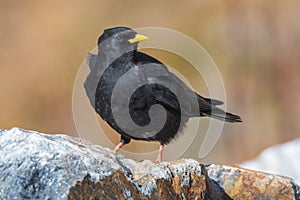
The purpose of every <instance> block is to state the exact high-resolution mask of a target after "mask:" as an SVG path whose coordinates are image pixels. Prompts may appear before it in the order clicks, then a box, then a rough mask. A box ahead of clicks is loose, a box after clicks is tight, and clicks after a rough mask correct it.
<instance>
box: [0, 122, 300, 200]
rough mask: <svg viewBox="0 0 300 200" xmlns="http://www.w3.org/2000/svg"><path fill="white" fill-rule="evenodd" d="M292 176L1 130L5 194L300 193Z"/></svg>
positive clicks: (0, 182) (1, 189) (0, 181)
mask: <svg viewBox="0 0 300 200" xmlns="http://www.w3.org/2000/svg"><path fill="white" fill-rule="evenodd" d="M299 192H300V190H299V186H298V185H297V184H296V183H295V182H294V181H293V180H292V179H290V178H287V177H282V176H278V175H273V174H267V173H262V172H257V171H250V170H246V169H242V168H239V167H234V166H223V165H207V166H204V165H201V164H200V163H198V162H197V161H195V160H192V159H181V160H177V161H174V162H162V163H160V164H156V163H153V162H152V161H149V160H145V161H142V162H135V161H133V160H131V159H127V158H125V157H124V156H122V155H120V154H114V153H113V152H112V151H111V150H109V149H107V148H103V147H100V146H97V145H93V144H91V143H89V142H87V141H84V140H80V139H78V138H73V137H69V136H66V135H47V134H42V133H37V132H33V131H25V130H22V129H18V128H14V129H11V130H8V131H6V130H2V131H0V199H9V200H11V199H103V198H105V199H300V194H299Z"/></svg>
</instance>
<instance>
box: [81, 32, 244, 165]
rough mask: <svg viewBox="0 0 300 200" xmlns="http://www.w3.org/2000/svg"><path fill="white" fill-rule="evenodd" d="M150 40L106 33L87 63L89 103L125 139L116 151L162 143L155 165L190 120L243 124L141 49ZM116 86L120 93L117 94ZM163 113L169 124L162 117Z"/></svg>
mask: <svg viewBox="0 0 300 200" xmlns="http://www.w3.org/2000/svg"><path fill="white" fill-rule="evenodd" d="M147 39H148V37H147V36H144V35H141V34H138V33H137V32H136V31H134V30H133V29H131V28H127V27H114V28H109V29H105V30H104V32H103V34H102V35H101V36H100V37H99V39H98V54H92V53H90V54H89V55H88V56H87V59H86V60H87V63H88V65H89V68H90V73H89V75H88V77H87V79H86V81H85V83H84V87H85V91H86V93H87V96H88V98H89V101H90V103H91V105H92V107H93V108H94V109H95V111H96V112H97V113H98V114H99V115H100V116H101V118H102V119H103V120H105V121H106V122H107V123H108V124H109V125H110V126H111V127H112V128H113V129H114V130H115V131H117V132H118V133H119V134H120V135H121V140H120V143H119V144H118V145H117V146H116V147H115V149H114V151H115V152H118V151H119V150H120V149H121V148H122V146H123V145H125V144H128V143H129V142H130V140H131V139H135V140H146V141H157V142H159V143H160V148H159V153H158V156H157V160H156V161H157V162H161V160H162V153H163V148H164V145H166V144H168V143H169V142H170V141H171V140H172V139H174V138H175V136H176V135H178V134H179V133H180V132H181V131H182V128H183V127H184V125H185V124H186V122H187V121H188V120H189V118H192V117H202V116H207V117H211V118H215V119H218V120H224V121H226V122H241V118H240V117H239V116H237V115H234V114H231V113H228V112H225V111H223V110H222V109H220V108H218V107H217V106H218V105H221V104H223V102H222V101H219V100H215V99H209V98H204V97H202V96H200V95H199V94H197V93H196V92H194V91H193V90H192V89H190V88H189V87H188V86H187V85H186V84H185V83H184V82H183V81H181V80H180V79H179V78H178V77H177V76H176V75H174V74H173V73H171V72H170V71H169V70H168V69H167V67H166V66H165V65H164V64H163V63H162V62H160V61H159V60H157V59H155V58H153V57H151V56H149V55H147V54H145V53H142V52H140V51H138V50H137V47H138V42H140V41H143V40H147ZM120 85H121V87H120ZM117 86H118V87H119V88H121V91H119V92H118V91H117V92H116V90H117V89H116V88H117ZM124 95H125V99H124ZM126 95H127V100H126ZM121 96H123V97H121ZM180 98H181V99H183V100H181V101H180ZM193 100H194V101H193ZM195 102H196V103H195ZM154 105H160V110H161V109H164V112H163V113H162V112H161V111H159V112H158V111H157V109H152V108H153V107H152V106H154ZM158 110H159V109H158ZM128 112H129V114H128ZM116 113H117V114H116ZM126 113H127V114H128V115H127V114H126ZM162 115H163V116H164V120H161V119H159V118H160V117H161V116H162ZM128 116H129V117H128ZM116 119H118V120H119V121H120V120H121V121H123V122H119V121H118V120H116ZM156 119H157V120H156ZM128 120H131V121H132V122H133V123H134V124H135V125H132V124H130V123H129V121H128ZM127 121H128V123H127ZM155 121H156V122H155ZM161 121H163V125H162V126H161V127H158V130H155V129H153V127H152V129H151V128H150V129H151V130H150V129H149V127H148V129H149V130H150V131H149V130H148V129H147V126H148V125H149V124H151V122H153V123H154V122H155V123H157V124H159V123H160V122H161ZM155 123H154V126H155ZM137 127H138V128H137ZM143 127H144V129H143ZM145 127H146V128H145Z"/></svg>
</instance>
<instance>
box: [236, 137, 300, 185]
mask: <svg viewBox="0 0 300 200" xmlns="http://www.w3.org/2000/svg"><path fill="white" fill-rule="evenodd" d="M299 155H300V138H299V139H295V140H292V141H289V142H286V143H283V144H277V145H274V146H272V147H269V148H267V149H265V150H263V151H262V152H261V153H260V155H259V156H258V157H257V158H255V159H254V160H250V161H246V162H244V163H242V164H240V165H241V166H242V167H245V168H248V169H253V170H260V171H264V172H268V173H276V174H282V175H284V176H291V177H293V178H294V179H295V181H296V183H298V184H300V170H299V166H300V159H299ZM283 163H288V164H283Z"/></svg>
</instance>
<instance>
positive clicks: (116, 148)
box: [114, 142, 125, 153]
mask: <svg viewBox="0 0 300 200" xmlns="http://www.w3.org/2000/svg"><path fill="white" fill-rule="evenodd" d="M124 145H125V143H123V142H120V143H119V144H118V145H117V146H116V147H115V149H114V152H115V153H117V152H118V151H119V150H120V149H121V148H122V147H123V146H124Z"/></svg>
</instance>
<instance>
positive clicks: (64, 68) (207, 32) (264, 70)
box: [0, 0, 300, 163]
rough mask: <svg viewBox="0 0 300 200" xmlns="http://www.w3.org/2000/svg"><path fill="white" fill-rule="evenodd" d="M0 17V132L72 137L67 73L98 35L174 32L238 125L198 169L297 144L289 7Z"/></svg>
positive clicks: (85, 4)
mask: <svg viewBox="0 0 300 200" xmlns="http://www.w3.org/2000/svg"><path fill="white" fill-rule="evenodd" d="M0 15H1V17H0V27H1V29H0V44H1V47H0V92H1V97H0V127H1V128H6V129H9V128H11V127H14V126H18V127H22V128H25V129H32V130H37V131H42V132H47V133H66V134H69V135H76V130H75V126H74V122H73V118H72V104H71V103H72V87H73V83H74V79H75V76H76V72H77V70H78V68H79V66H80V64H81V63H82V61H83V59H84V57H85V56H86V54H87V52H89V51H90V50H91V49H92V48H94V47H95V44H96V41H97V38H98V35H99V34H101V33H102V31H103V29H104V28H107V27H112V26H116V25H125V26H130V27H146V26H156V27H166V28H171V29H174V30H177V31H180V32H182V33H184V34H186V35H189V36H191V37H192V38H194V39H195V40H196V41H198V42H199V43H200V44H201V45H203V47H204V48H205V49H206V50H207V51H208V52H209V53H210V55H211V56H212V58H213V59H214V61H215V62H216V64H217V65H218V67H219V70H220V72H221V74H222V76H223V79H224V84H225V88H226V92H227V98H228V99H227V102H228V105H227V107H228V109H229V110H230V111H232V112H234V113H237V114H240V115H241V116H242V118H243V120H244V123H243V124H239V125H230V124H229V125H226V126H225V129H224V131H223V134H222V136H221V138H220V140H219V142H218V144H217V145H216V147H215V149H214V151H213V152H212V153H211V154H210V156H209V157H208V158H207V160H206V162H218V163H221V162H222V163H232V162H241V161H243V160H245V159H251V158H253V157H254V156H255V155H257V154H258V153H259V152H260V151H261V150H262V149H264V148H266V147H268V146H270V145H273V144H276V143H281V142H284V141H288V140H291V139H293V138H296V137H299V134H300V123H299V119H300V94H299V89H300V84H299V80H298V77H299V75H300V73H299V72H300V69H299V64H300V56H299V55H300V23H299V19H300V3H299V1H296V0H294V1H293V0H291V1H289V0H288V1H272V2H271V1H264V2H262V1H259V0H254V1H208V0H204V1H199V0H197V1H196V0H194V1H174V0H173V1H158V0H155V1H116V0H112V1H79V0H72V1H70V0H66V1H0ZM149 53H151V51H149ZM154 54H155V56H156V57H158V58H160V57H159V55H160V54H159V53H158V52H156V53H155V52H154ZM162 54H164V53H162ZM163 57H164V59H165V60H164V62H165V63H166V64H168V65H171V64H172V62H175V61H172V60H168V59H166V57H167V56H163ZM112 134H114V133H112ZM114 135H115V136H116V137H117V134H114ZM183 137H184V136H183ZM115 141H117V139H116V140H115ZM156 146H157V145H156Z"/></svg>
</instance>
